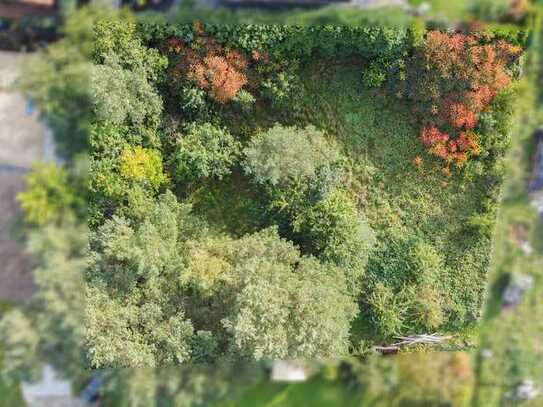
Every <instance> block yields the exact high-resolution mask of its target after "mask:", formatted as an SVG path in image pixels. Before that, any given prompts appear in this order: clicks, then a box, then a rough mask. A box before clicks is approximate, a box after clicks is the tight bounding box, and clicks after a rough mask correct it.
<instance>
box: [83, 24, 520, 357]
mask: <svg viewBox="0 0 543 407" xmlns="http://www.w3.org/2000/svg"><path fill="white" fill-rule="evenodd" d="M95 30H96V34H97V37H96V38H97V40H96V43H95V51H94V59H95V62H96V65H95V66H94V68H93V75H92V77H93V80H92V92H91V93H92V97H93V105H94V112H95V121H94V124H93V126H92V130H91V140H90V144H91V177H90V179H91V184H90V204H91V205H90V209H89V211H90V213H89V222H90V227H91V237H90V243H91V254H90V266H89V268H88V270H87V272H86V277H85V278H86V285H87V295H86V298H87V304H86V329H87V333H86V335H87V346H88V356H89V360H90V363H91V364H92V365H93V366H96V367H100V366H142V365H153V366H154V365H160V364H165V363H180V362H187V361H191V362H210V361H216V360H221V359H228V360H231V359H240V358H241V359H249V360H261V359H274V358H319V359H322V358H329V357H334V356H338V355H346V354H349V353H350V354H363V353H364V352H366V350H367V349H368V347H371V346H374V345H382V344H385V345H386V344H387V343H390V342H391V341H393V338H394V337H395V336H396V335H399V334H417V333H431V332H442V333H452V334H454V335H455V337H456V338H457V339H458V341H461V340H462V339H464V338H465V337H466V336H467V335H468V334H469V331H470V329H471V328H473V327H474V326H475V324H476V323H477V321H478V318H479V316H480V312H481V307H482V304H483V301H484V297H485V284H486V278H487V269H488V265H489V258H490V251H491V245H492V239H493V229H494V224H495V217H496V208H497V202H498V198H499V194H500V187H501V183H502V177H503V172H504V166H503V156H504V153H505V152H506V150H507V147H508V144H509V122H510V118H511V112H512V106H513V101H514V96H515V84H514V83H515V79H516V78H517V77H518V76H519V74H520V68H521V61H522V52H523V47H524V45H525V42H526V39H527V38H526V36H525V35H524V34H522V33H519V32H518V31H497V30H496V31H492V30H490V31H488V30H487V31H485V33H478V32H472V33H469V34H467V33H462V32H455V33H453V32H441V31H428V32H426V31H425V29H424V28H422V27H418V26H417V25H413V26H412V27H411V29H409V30H404V29H400V28H397V29H394V28H377V27H373V28H352V27H333V26H324V27H322V26H321V27H299V26H278V25H269V26H266V25H248V26H216V25H204V24H201V23H195V24H192V25H188V24H185V25H163V24H139V25H136V24H133V23H129V22H123V23H119V22H118V21H116V20H103V21H101V22H100V23H98V24H97V26H96V28H95Z"/></svg>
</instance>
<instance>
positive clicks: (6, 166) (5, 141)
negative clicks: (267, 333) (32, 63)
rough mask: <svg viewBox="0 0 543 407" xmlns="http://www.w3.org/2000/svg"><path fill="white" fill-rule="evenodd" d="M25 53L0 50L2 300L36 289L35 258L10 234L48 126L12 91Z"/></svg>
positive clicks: (25, 295)
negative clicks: (33, 279) (34, 280)
mask: <svg viewBox="0 0 543 407" xmlns="http://www.w3.org/2000/svg"><path fill="white" fill-rule="evenodd" d="M24 62H25V56H24V55H23V54H19V53H12V52H0V78H1V82H0V146H1V147H0V300H7V301H14V302H15V301H23V300H24V299H25V298H28V297H29V296H30V295H31V294H32V292H33V290H34V284H33V282H32V273H31V269H32V261H31V259H30V258H29V257H28V255H26V254H25V253H24V251H23V247H22V246H21V245H20V244H19V243H17V242H14V241H13V239H11V237H10V229H11V228H12V227H13V226H12V225H13V221H14V219H15V217H16V216H17V214H18V213H19V207H18V204H17V201H16V199H15V196H16V195H17V193H18V192H20V191H21V190H22V189H23V188H24V175H25V173H26V172H27V171H28V169H29V168H30V167H31V166H32V163H33V162H34V161H37V160H41V159H42V158H43V157H44V154H45V151H44V140H45V137H46V132H47V129H46V128H45V127H44V126H43V125H42V124H41V123H39V122H38V114H37V112H35V111H32V109H30V108H29V105H28V104H27V102H26V100H25V98H24V96H23V95H21V94H20V93H17V92H14V91H13V85H14V83H15V81H16V80H17V77H18V75H19V74H20V72H21V68H22V66H23V64H24Z"/></svg>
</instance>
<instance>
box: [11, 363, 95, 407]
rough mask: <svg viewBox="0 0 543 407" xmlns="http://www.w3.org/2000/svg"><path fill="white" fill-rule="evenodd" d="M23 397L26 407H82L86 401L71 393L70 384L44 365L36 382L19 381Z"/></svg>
mask: <svg viewBox="0 0 543 407" xmlns="http://www.w3.org/2000/svg"><path fill="white" fill-rule="evenodd" d="M21 391H22V393H23V398H24V400H25V402H26V404H27V406H28V407H84V406H86V403H84V402H83V401H81V400H80V399H78V398H76V397H74V396H73V395H72V388H71V384H70V382H69V381H67V380H62V379H60V378H59V377H58V376H57V374H56V372H55V370H54V369H53V368H52V367H51V366H49V365H45V366H44V367H43V369H42V377H41V380H40V381H39V382H36V383H26V382H23V383H21Z"/></svg>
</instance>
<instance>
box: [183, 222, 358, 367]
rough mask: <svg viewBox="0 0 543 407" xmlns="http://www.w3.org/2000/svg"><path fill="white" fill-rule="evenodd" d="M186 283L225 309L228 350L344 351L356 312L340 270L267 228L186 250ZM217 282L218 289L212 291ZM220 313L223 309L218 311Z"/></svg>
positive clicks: (264, 353) (249, 354)
mask: <svg viewBox="0 0 543 407" xmlns="http://www.w3.org/2000/svg"><path fill="white" fill-rule="evenodd" d="M185 275H186V276H187V283H188V284H190V285H193V286H196V287H198V288H199V289H200V290H201V291H202V292H203V293H204V296H205V295H207V296H208V297H207V298H208V300H207V301H212V302H213V301H216V303H217V304H221V305H222V306H223V308H219V307H218V305H217V308H218V309H220V310H221V313H219V316H215V319H216V320H217V321H220V324H222V325H223V326H224V327H225V328H226V332H227V333H228V338H227V339H226V341H227V351H228V353H230V354H231V355H232V357H236V355H241V356H242V357H244V358H248V359H257V360H258V359H262V358H265V359H273V358H326V357H334V356H338V355H342V354H345V353H346V352H347V347H348V337H349V326H350V321H351V320H352V319H353V318H354V316H355V315H356V313H357V307H356V305H355V303H354V300H353V299H352V298H351V297H350V296H349V295H348V294H347V290H346V287H345V281H344V277H343V274H342V272H341V270H339V269H338V268H336V267H334V266H331V265H328V264H322V263H320V262H318V261H317V260H316V259H315V258H312V257H305V256H300V253H299V251H298V249H297V248H296V247H295V246H294V245H293V244H292V243H291V242H288V241H286V240H283V239H280V238H279V236H278V234H277V231H276V230H275V229H273V228H272V229H266V230H263V231H261V232H258V233H256V234H253V235H248V236H245V237H243V238H241V239H239V240H231V239H230V240H228V239H226V240H225V239H224V238H219V239H218V240H207V242H206V243H205V244H204V245H203V246H201V247H200V248H198V249H194V248H193V249H192V250H191V251H190V252H189V260H188V272H187V274H185ZM217 288H220V292H217V291H218V290H217ZM222 312H223V313H224V314H223V313H222Z"/></svg>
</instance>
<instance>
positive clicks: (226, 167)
mask: <svg viewBox="0 0 543 407" xmlns="http://www.w3.org/2000/svg"><path fill="white" fill-rule="evenodd" d="M239 150H240V143H239V142H238V141H236V139H235V138H234V137H233V136H232V135H231V134H230V133H229V132H228V131H227V130H225V129H222V128H220V127H217V126H215V125H213V124H211V123H203V124H197V123H191V124H189V125H188V126H187V127H186V129H185V131H184V132H183V134H182V135H180V136H179V138H178V140H177V143H176V146H175V151H174V154H173V157H172V164H173V166H174V167H175V175H176V178H177V179H179V180H185V181H192V180H198V179H201V178H208V177H214V178H218V179H221V178H222V177H224V176H225V175H228V174H229V173H230V171H231V167H232V166H233V165H234V164H235V163H236V161H237V159H238V156H239Z"/></svg>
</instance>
